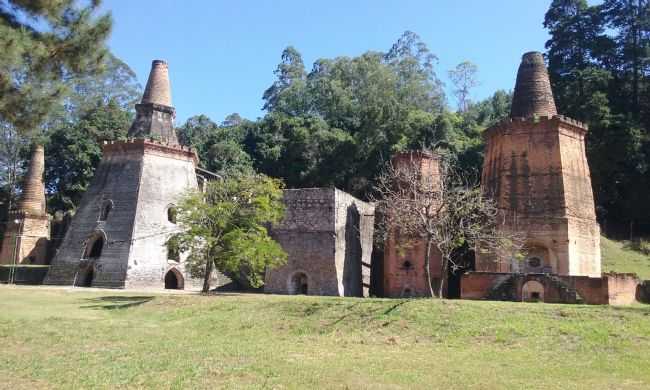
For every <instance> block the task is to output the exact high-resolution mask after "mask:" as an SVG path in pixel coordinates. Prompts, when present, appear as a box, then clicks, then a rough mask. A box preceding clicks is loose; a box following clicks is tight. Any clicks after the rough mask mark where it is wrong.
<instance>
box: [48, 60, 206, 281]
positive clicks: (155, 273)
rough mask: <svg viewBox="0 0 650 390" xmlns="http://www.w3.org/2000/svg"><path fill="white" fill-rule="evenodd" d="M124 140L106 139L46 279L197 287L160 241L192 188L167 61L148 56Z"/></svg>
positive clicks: (190, 157) (191, 155)
mask: <svg viewBox="0 0 650 390" xmlns="http://www.w3.org/2000/svg"><path fill="white" fill-rule="evenodd" d="M136 111H137V116H136V119H135V120H134V122H133V125H132V126H131V129H130V130H129V137H130V140H128V141H116V142H110V143H106V144H104V146H103V157H102V161H101V162H100V164H99V167H98V168H97V170H96V172H95V176H94V178H93V181H92V183H91V185H90V187H89V188H88V191H87V192H86V193H85V194H84V197H83V199H82V201H81V203H80V205H79V208H78V210H77V212H76V214H75V216H74V218H73V220H72V223H71V225H70V228H69V229H68V231H67V232H66V235H65V238H64V240H63V243H62V244H61V247H60V248H59V250H58V252H57V254H56V256H55V258H54V260H53V262H52V265H51V267H50V270H49V272H48V275H47V277H46V279H45V283H46V284H64V285H71V284H75V285H81V286H93V287H114V288H143V287H153V288H163V287H167V288H180V289H182V288H189V287H197V288H198V287H199V284H200V282H199V281H198V280H195V279H192V278H191V277H190V275H189V274H188V273H187V272H186V271H185V269H184V267H183V263H182V262H181V256H180V255H179V254H178V253H174V251H168V250H167V247H166V242H167V240H168V238H169V237H170V235H171V234H173V233H174V232H177V231H178V230H177V229H178V227H177V226H176V223H175V222H176V221H175V204H177V202H178V201H179V200H180V197H181V196H182V195H183V194H184V193H185V192H187V191H188V190H194V189H197V188H198V184H197V176H196V173H195V170H196V166H197V162H198V159H197V155H196V153H195V152H194V151H193V150H191V149H189V148H187V147H183V146H180V145H179V144H178V140H177V138H176V134H175V132H174V124H173V120H174V116H175V110H174V108H173V107H172V106H171V91H170V86H169V77H168V68H167V64H166V63H165V62H164V61H160V60H156V61H153V64H152V68H151V73H150V75H149V80H148V82H147V87H146V89H145V92H144V96H143V97H142V101H141V103H140V104H138V105H136Z"/></svg>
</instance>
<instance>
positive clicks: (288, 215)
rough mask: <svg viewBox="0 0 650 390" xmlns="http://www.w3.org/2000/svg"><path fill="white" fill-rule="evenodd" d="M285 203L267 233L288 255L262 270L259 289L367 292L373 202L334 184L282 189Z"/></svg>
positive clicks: (308, 292) (309, 292)
mask: <svg viewBox="0 0 650 390" xmlns="http://www.w3.org/2000/svg"><path fill="white" fill-rule="evenodd" d="M284 203H285V207H286V209H285V215H284V218H283V220H282V222H281V223H279V224H278V225H277V226H274V227H273V229H272V230H271V236H272V237H273V238H274V239H275V240H276V241H278V242H279V243H280V245H281V246H282V248H283V249H284V250H285V251H286V252H287V254H288V260H287V264H285V265H283V266H281V267H278V268H275V269H270V270H267V272H266V276H265V284H264V291H265V292H268V293H276V294H305V295H336V296H352V297H361V296H364V297H366V296H368V291H369V288H370V262H371V255H372V243H373V231H374V206H373V205H372V204H369V203H366V202H362V201H360V200H359V199H356V198H354V197H353V196H351V195H349V194H346V193H345V192H343V191H340V190H338V189H335V188H304V189H289V190H285V191H284Z"/></svg>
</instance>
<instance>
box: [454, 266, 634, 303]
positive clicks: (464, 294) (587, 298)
mask: <svg viewBox="0 0 650 390" xmlns="http://www.w3.org/2000/svg"><path fill="white" fill-rule="evenodd" d="M531 281H534V282H537V283H539V284H540V285H541V287H542V289H541V296H540V300H541V301H543V302H547V303H587V304H593V305H606V304H610V305H628V304H631V303H633V302H635V294H636V293H637V285H638V284H639V280H638V278H637V277H636V275H634V274H614V273H609V274H603V276H602V277H599V278H592V277H588V276H558V275H552V274H512V273H498V272H468V273H466V274H464V275H463V276H462V280H461V298H462V299H478V300H510V301H522V300H526V299H528V298H530V297H527V296H526V294H525V291H524V290H525V289H524V286H525V285H526V284H527V283H528V282H531Z"/></svg>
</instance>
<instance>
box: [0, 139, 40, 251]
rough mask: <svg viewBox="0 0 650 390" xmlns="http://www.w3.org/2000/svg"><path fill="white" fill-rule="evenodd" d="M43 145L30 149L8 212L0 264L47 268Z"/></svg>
mask: <svg viewBox="0 0 650 390" xmlns="http://www.w3.org/2000/svg"><path fill="white" fill-rule="evenodd" d="M44 168H45V156H44V150H43V146H42V145H36V146H34V148H33V149H32V154H31V159H30V161H29V168H28V170H27V175H26V176H25V181H24V183H23V189H22V193H21V195H20V199H19V201H18V204H17V207H16V208H15V209H13V210H11V211H10V212H9V218H8V221H7V230H6V231H5V235H4V239H3V241H2V250H1V251H0V264H46V263H47V260H46V259H47V243H48V240H49V238H50V221H49V216H48V214H47V211H46V209H45V186H44V184H43V171H44Z"/></svg>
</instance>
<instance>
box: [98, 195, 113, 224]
mask: <svg viewBox="0 0 650 390" xmlns="http://www.w3.org/2000/svg"><path fill="white" fill-rule="evenodd" d="M112 210H113V201H111V200H105V201H104V203H102V210H101V212H100V213H99V220H100V221H106V220H107V219H108V215H109V214H110V213H111V211H112Z"/></svg>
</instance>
